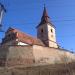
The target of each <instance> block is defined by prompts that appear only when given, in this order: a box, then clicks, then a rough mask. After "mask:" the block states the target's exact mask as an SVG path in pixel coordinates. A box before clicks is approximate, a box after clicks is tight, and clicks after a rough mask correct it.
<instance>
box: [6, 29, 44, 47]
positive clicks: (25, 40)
mask: <svg viewBox="0 0 75 75" xmlns="http://www.w3.org/2000/svg"><path fill="white" fill-rule="evenodd" d="M9 32H12V33H14V34H15V36H14V38H15V37H16V38H17V39H18V41H20V42H23V43H27V44H30V45H34V44H36V45H43V46H44V44H43V43H42V41H41V40H40V39H37V38H34V37H32V36H30V35H28V34H26V33H23V32H21V31H20V30H18V29H14V28H9V29H8V30H7V32H6V34H7V33H9Z"/></svg>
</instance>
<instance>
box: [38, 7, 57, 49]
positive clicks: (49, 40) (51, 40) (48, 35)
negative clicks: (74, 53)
mask: <svg viewBox="0 0 75 75" xmlns="http://www.w3.org/2000/svg"><path fill="white" fill-rule="evenodd" d="M37 38H39V39H40V40H41V41H42V42H43V43H44V44H45V46H47V47H54V48H58V45H57V43H56V33H55V26H54V25H53V24H52V23H51V22H50V18H49V16H48V14H47V10H46V7H45V6H44V11H43V15H42V18H41V22H40V24H39V25H38V26H37Z"/></svg>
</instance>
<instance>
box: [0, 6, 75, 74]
mask: <svg viewBox="0 0 75 75" xmlns="http://www.w3.org/2000/svg"><path fill="white" fill-rule="evenodd" d="M36 29H37V38H34V37H32V36H30V35H29V34H26V33H24V32H22V31H20V30H18V29H15V28H11V27H9V28H8V30H7V31H6V32H5V36H4V38H3V39H2V42H1V46H0V66H1V67H3V69H1V70H0V74H1V75H75V64H74V62H75V54H74V53H72V52H70V51H68V50H66V49H62V48H60V47H59V45H58V44H57V42H56V32H55V31H56V29H55V26H54V25H53V24H52V23H51V21H50V18H49V15H48V13H47V9H46V7H45V6H44V10H43V15H42V17H41V21H40V23H39V24H38V26H37V27H36ZM65 64H66V65H67V66H66V65H65ZM71 64H72V65H71ZM5 67H7V69H6V70H5ZM8 68H11V69H8ZM4 70H5V71H4ZM3 71H4V72H3ZM70 72H71V73H70Z"/></svg>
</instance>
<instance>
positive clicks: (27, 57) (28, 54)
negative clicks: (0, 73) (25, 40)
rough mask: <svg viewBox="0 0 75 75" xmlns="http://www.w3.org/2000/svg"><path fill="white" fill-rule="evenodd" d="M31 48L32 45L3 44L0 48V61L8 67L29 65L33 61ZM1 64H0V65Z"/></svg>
mask: <svg viewBox="0 0 75 75" xmlns="http://www.w3.org/2000/svg"><path fill="white" fill-rule="evenodd" d="M32 50H33V49H32V46H7V47H6V46H5V47H4V46H3V47H1V48H0V61H1V63H2V64H4V66H9V67H10V66H17V65H24V66H27V65H31V64H33V62H34V56H33V51H32ZM3 59H5V61H3ZM3 62H5V63H3ZM2 64H0V66H1V65H2Z"/></svg>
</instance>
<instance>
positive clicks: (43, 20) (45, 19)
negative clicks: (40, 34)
mask: <svg viewBox="0 0 75 75" xmlns="http://www.w3.org/2000/svg"><path fill="white" fill-rule="evenodd" d="M45 23H50V25H51V26H53V27H55V26H54V25H53V24H52V23H51V21H50V17H49V16H48V13H47V9H46V6H45V4H44V10H43V15H42V17H41V22H40V24H39V25H38V26H37V27H39V26H40V25H43V24H45Z"/></svg>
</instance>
